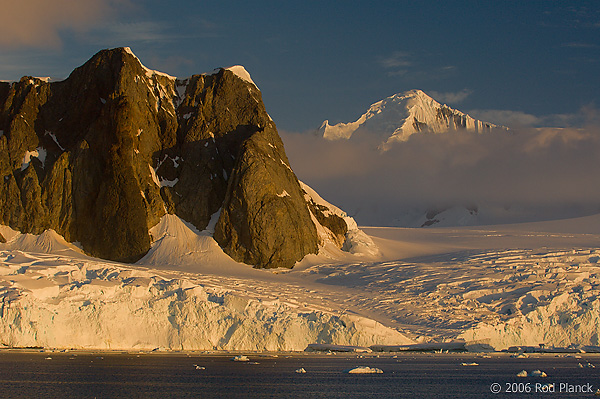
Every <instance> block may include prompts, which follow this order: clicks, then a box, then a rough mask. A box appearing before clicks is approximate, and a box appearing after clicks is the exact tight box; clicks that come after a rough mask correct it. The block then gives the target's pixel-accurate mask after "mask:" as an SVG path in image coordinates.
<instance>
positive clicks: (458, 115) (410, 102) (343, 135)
mask: <svg viewBox="0 0 600 399" xmlns="http://www.w3.org/2000/svg"><path fill="white" fill-rule="evenodd" d="M496 127H497V126H496V125H493V124H491V123H487V122H482V121H479V120H477V119H474V118H472V117H471V116H469V115H467V114H464V113H462V112H460V111H457V110H455V109H452V108H450V107H448V106H447V105H441V104H440V103H438V102H437V101H435V100H434V99H433V98H431V97H429V96H428V95H427V94H425V93H424V92H423V91H421V90H410V91H407V92H404V93H398V94H394V95H393V96H390V97H388V98H386V99H383V100H381V101H378V102H376V103H375V104H373V105H371V107H370V108H369V109H368V110H367V112H366V113H364V114H363V115H362V116H361V117H360V118H358V120H356V121H355V122H350V123H338V124H336V125H330V124H329V121H328V120H326V121H324V122H323V124H322V125H321V127H320V129H319V133H320V134H321V135H322V136H323V137H324V138H325V139H327V140H339V139H349V138H350V137H352V136H353V135H356V134H360V133H364V134H376V135H378V136H381V139H382V143H383V148H386V146H387V145H389V144H391V143H393V142H396V141H405V140H407V139H408V137H409V136H411V135H412V134H414V133H417V132H424V131H427V132H432V133H444V132H447V131H449V130H459V129H466V130H470V131H475V132H479V133H482V132H486V131H489V130H491V129H493V128H496Z"/></svg>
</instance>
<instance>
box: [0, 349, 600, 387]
mask: <svg viewBox="0 0 600 399" xmlns="http://www.w3.org/2000/svg"><path fill="white" fill-rule="evenodd" d="M245 355H246V356H247V357H248V358H249V361H247V362H236V361H232V360H231V359H232V358H233V357H234V354H211V355H206V354H202V355H201V354H194V353H192V354H185V353H168V354H162V353H161V354H156V353H89V352H87V353H85V352H66V353H65V352H60V353H59V352H48V351H12V350H4V351H0V397H1V398H45V399H46V398H48V399H49V398H98V399H99V398H127V399H133V398H412V399H415V398H484V397H495V398H523V397H526V398H551V397H560V398H566V397H577V398H579V397H585V396H587V397H594V394H593V393H594V392H595V391H596V390H597V389H598V388H600V357H598V356H593V355H585V354H583V355H581V356H575V355H569V356H566V355H549V354H544V355H534V356H530V357H528V358H512V357H510V356H509V355H507V354H492V355H460V354H458V355H457V354H427V353H416V354H415V353H403V354H396V355H394V354H385V355H377V354H332V355H325V354H308V353H300V354H256V353H246V354H245ZM594 363H598V366H599V367H598V368H594V367H592V365H595V364H594ZM358 366H368V367H372V368H379V369H381V370H383V373H381V374H349V373H347V370H349V369H352V368H355V367H358ZM300 368H304V369H305V370H306V373H297V372H296V370H299V369H300ZM522 370H526V371H527V372H528V373H529V374H531V371H533V370H541V371H544V372H545V373H546V374H547V377H525V378H523V377H517V374H518V373H519V372H520V371H522ZM561 384H563V385H561ZM552 387H554V388H553V389H550V388H552ZM576 387H579V392H569V391H568V389H570V388H571V389H575V388H576ZM583 389H585V390H586V391H587V390H589V389H592V390H593V392H583V391H582V390H583ZM496 391H499V392H498V393H496Z"/></svg>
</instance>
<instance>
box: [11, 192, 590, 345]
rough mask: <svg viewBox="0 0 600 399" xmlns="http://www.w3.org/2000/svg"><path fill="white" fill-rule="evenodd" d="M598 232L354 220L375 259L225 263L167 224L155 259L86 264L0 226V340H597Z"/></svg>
mask: <svg viewBox="0 0 600 399" xmlns="http://www.w3.org/2000/svg"><path fill="white" fill-rule="evenodd" d="M307 194H308V193H307ZM317 200H319V199H318V198H317ZM321 200H322V199H321ZM332 212H337V211H336V210H335V209H333V210H332ZM340 212H341V211H340ZM598 226H600V215H595V216H590V217H586V218H578V219H570V220H560V221H552V222H541V223H530V224H520V225H502V226H488V227H485V226H478V227H477V228H472V227H460V228H432V229H425V230H424V229H410V228H378V227H369V228H365V227H363V228H361V230H362V231H361V230H358V229H357V230H356V231H361V232H362V234H364V236H365V237H368V239H369V241H371V242H373V243H374V244H375V246H376V248H377V251H376V252H368V251H367V252H364V251H363V252H360V251H359V252H357V253H355V254H353V253H351V252H347V251H341V250H339V249H338V250H337V252H336V251H334V250H333V249H332V248H331V247H327V245H326V243H324V245H323V247H322V251H321V252H320V253H319V254H318V255H310V256H307V257H306V258H305V259H304V260H303V261H301V262H298V263H297V264H296V266H295V267H294V269H292V270H289V269H275V270H257V269H253V268H251V267H250V266H248V265H244V264H241V263H237V262H235V261H233V260H232V259H231V258H229V257H227V255H225V254H224V253H223V252H222V250H220V248H219V247H218V245H217V244H216V243H215V242H214V240H213V239H212V237H211V231H210V229H207V230H204V231H197V230H195V229H194V228H193V226H191V225H189V224H188V223H185V221H182V220H181V219H179V218H177V217H176V216H173V215H167V216H165V217H163V219H162V220H161V222H160V223H159V224H158V225H157V226H155V228H153V229H152V231H151V232H152V236H153V239H154V243H153V245H152V250H151V251H150V252H149V253H148V254H147V256H146V257H145V258H143V259H141V260H140V261H139V262H138V263H137V264H133V265H132V264H123V263H117V262H110V261H105V260H100V259H96V258H91V257H89V256H87V255H85V254H84V253H83V252H82V251H81V249H80V248H79V247H78V246H77V245H75V244H73V243H68V242H66V241H65V240H64V239H63V238H62V237H60V236H59V235H58V234H56V233H55V232H54V231H52V230H48V231H46V232H44V233H43V234H41V235H38V236H35V235H30V234H21V233H19V232H17V231H14V230H12V229H10V228H8V227H6V226H0V234H2V236H3V237H4V238H5V241H6V242H5V243H2V244H0V298H1V304H0V346H4V347H46V348H63V349H67V348H68V349H70V348H75V349H113V350H153V349H161V350H229V351H233V350H248V351H301V350H304V349H305V348H307V347H308V346H309V345H310V344H321V345H342V346H343V345H346V346H355V347H369V346H377V345H379V346H382V345H383V346H393V345H410V344H424V343H436V342H437V343H440V344H442V343H445V342H446V343H447V342H458V341H464V342H474V343H476V344H485V345H491V346H492V347H494V348H495V349H497V350H500V349H505V348H508V347H511V346H538V345H539V344H544V345H545V346H546V347H551V346H556V347H568V346H575V347H580V346H586V345H587V346H596V347H597V346H598V345H599V344H600V341H599V336H600V335H599V334H600V299H599V298H600V266H599V263H600V248H599V247H598V242H600V240H599V239H600V227H598ZM367 247H368V248H372V246H371V245H370V244H368V245H367ZM475 346H476V345H475Z"/></svg>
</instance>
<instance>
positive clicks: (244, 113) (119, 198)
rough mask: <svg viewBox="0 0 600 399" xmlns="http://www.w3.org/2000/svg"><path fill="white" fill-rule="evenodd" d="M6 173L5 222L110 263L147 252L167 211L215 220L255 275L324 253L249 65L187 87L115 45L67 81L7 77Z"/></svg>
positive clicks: (2, 123) (3, 110) (1, 153)
mask: <svg viewBox="0 0 600 399" xmlns="http://www.w3.org/2000/svg"><path fill="white" fill-rule="evenodd" d="M0 176H1V177H0V223H2V224H6V225H9V226H11V227H12V228H14V229H17V230H20V231H22V232H30V233H35V234H39V233H41V232H42V231H44V230H46V229H54V230H56V231H57V232H58V233H59V234H61V235H63V236H64V237H65V238H66V239H67V240H68V241H71V242H75V241H78V242H80V243H81V245H82V246H83V248H84V250H85V251H86V252H87V253H89V254H91V255H94V256H98V257H102V258H106V259H111V260H118V261H125V262H132V261H136V260H137V259H139V258H140V257H142V256H143V255H144V254H145V253H146V252H147V251H148V249H149V248H150V243H151V237H150V235H149V232H148V231H149V229H150V228H151V227H152V226H154V225H155V224H157V223H158V221H159V220H160V218H161V216H163V215H164V214H165V213H172V214H176V215H178V216H179V217H181V218H182V219H184V220H186V221H188V222H191V223H192V224H193V225H194V226H196V228H198V229H199V230H202V229H204V228H206V226H207V225H208V223H209V221H210V220H211V217H213V216H215V217H216V216H217V215H218V222H217V224H216V227H215V232H214V238H215V240H216V241H217V242H218V243H219V245H220V246H221V247H222V248H223V250H224V251H225V252H226V253H227V254H228V255H230V256H231V257H232V258H234V259H235V260H238V261H242V262H245V263H248V264H251V265H254V266H256V267H282V266H283V267H292V266H293V265H294V263H295V262H296V261H298V260H300V259H302V258H303V257H304V256H305V255H306V254H309V253H316V252H317V251H318V246H319V236H318V234H317V229H316V224H315V222H314V220H315V218H316V219H319V218H321V219H322V218H323V217H322V216H321V215H319V212H320V211H319V209H318V208H317V207H314V206H313V205H312V204H309V203H308V202H307V200H306V199H305V192H304V191H303V190H302V188H301V187H300V184H299V182H298V180H297V178H296V176H295V175H294V173H293V171H292V170H291V168H290V166H289V161H288V159H287V157H286V154H285V151H284V148H283V143H282V142H281V139H280V137H279V135H278V133H277V128H276V126H275V123H274V122H273V121H272V120H271V118H270V117H269V115H268V114H267V112H266V111H265V108H264V105H263V102H262V97H261V93H260V90H258V88H257V87H256V85H255V84H254V83H253V82H252V80H251V78H250V76H249V75H248V74H247V72H246V71H245V70H244V69H243V68H242V67H239V66H237V67H233V68H228V69H219V70H217V71H215V72H214V73H213V74H202V75H194V76H192V77H190V78H188V79H184V80H179V79H176V78H173V77H171V76H168V75H166V74H164V73H160V72H156V71H152V70H149V69H147V68H145V67H144V66H143V65H142V64H141V62H140V61H139V60H138V59H137V57H135V55H134V54H133V53H132V52H131V51H130V50H129V49H128V48H118V49H112V50H104V51H101V52H99V53H98V54H96V55H95V56H94V57H92V58H91V59H90V60H89V61H88V62H86V63H85V64H84V65H83V66H81V67H79V68H77V69H75V70H74V71H73V72H72V73H71V75H70V76H69V77H68V78H67V79H65V80H64V81H60V82H46V81H43V80H40V79H37V78H33V77H24V78H22V79H21V80H20V81H19V82H16V83H11V84H8V83H0ZM309 205H310V207H311V208H310V209H309ZM311 211H312V213H313V215H311ZM315 213H316V214H315ZM339 219H340V220H339V221H337V225H340V226H341V225H343V219H342V218H339ZM329 223H330V224H336V221H331V220H329ZM345 233H346V231H345V230H344V228H343V227H337V228H336V229H335V234H336V235H338V236H339V241H340V242H343V241H344V234H345Z"/></svg>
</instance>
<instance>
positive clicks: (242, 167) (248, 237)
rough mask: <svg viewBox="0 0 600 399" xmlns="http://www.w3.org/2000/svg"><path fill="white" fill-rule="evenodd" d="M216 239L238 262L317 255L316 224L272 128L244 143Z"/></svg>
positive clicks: (281, 262)
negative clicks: (309, 254)
mask: <svg viewBox="0 0 600 399" xmlns="http://www.w3.org/2000/svg"><path fill="white" fill-rule="evenodd" d="M257 183H258V184H257ZM214 237H215V239H216V240H217V242H218V243H219V244H220V245H221V247H223V249H224V250H225V252H227V253H228V254H229V255H230V256H231V257H233V258H234V259H239V260H241V261H243V262H245V263H249V264H255V265H264V266H265V267H279V266H293V262H295V261H298V260H301V259H302V258H303V257H304V255H305V254H307V253H316V252H317V250H318V239H317V231H316V228H315V225H314V223H313V222H312V220H311V218H310V214H309V212H308V210H307V206H306V202H305V201H304V197H303V192H302V189H301V188H300V184H299V183H298V180H297V179H295V178H294V174H293V172H292V170H291V169H290V168H289V166H288V160H287V157H286V155H285V153H284V151H283V143H282V142H281V140H280V138H279V135H278V134H277V132H276V131H275V129H274V128H273V127H272V126H269V127H267V128H266V129H264V130H262V131H260V132H257V133H255V134H254V135H252V136H251V137H250V138H249V139H247V140H246V141H245V142H244V144H243V146H242V151H241V152H240V157H239V158H238V160H237V162H236V165H235V168H234V171H233V175H232V176H231V184H230V185H229V187H228V190H227V195H226V197H225V202H224V204H223V210H222V212H221V216H220V218H219V220H218V222H217V225H216V228H215V235H214Z"/></svg>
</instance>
